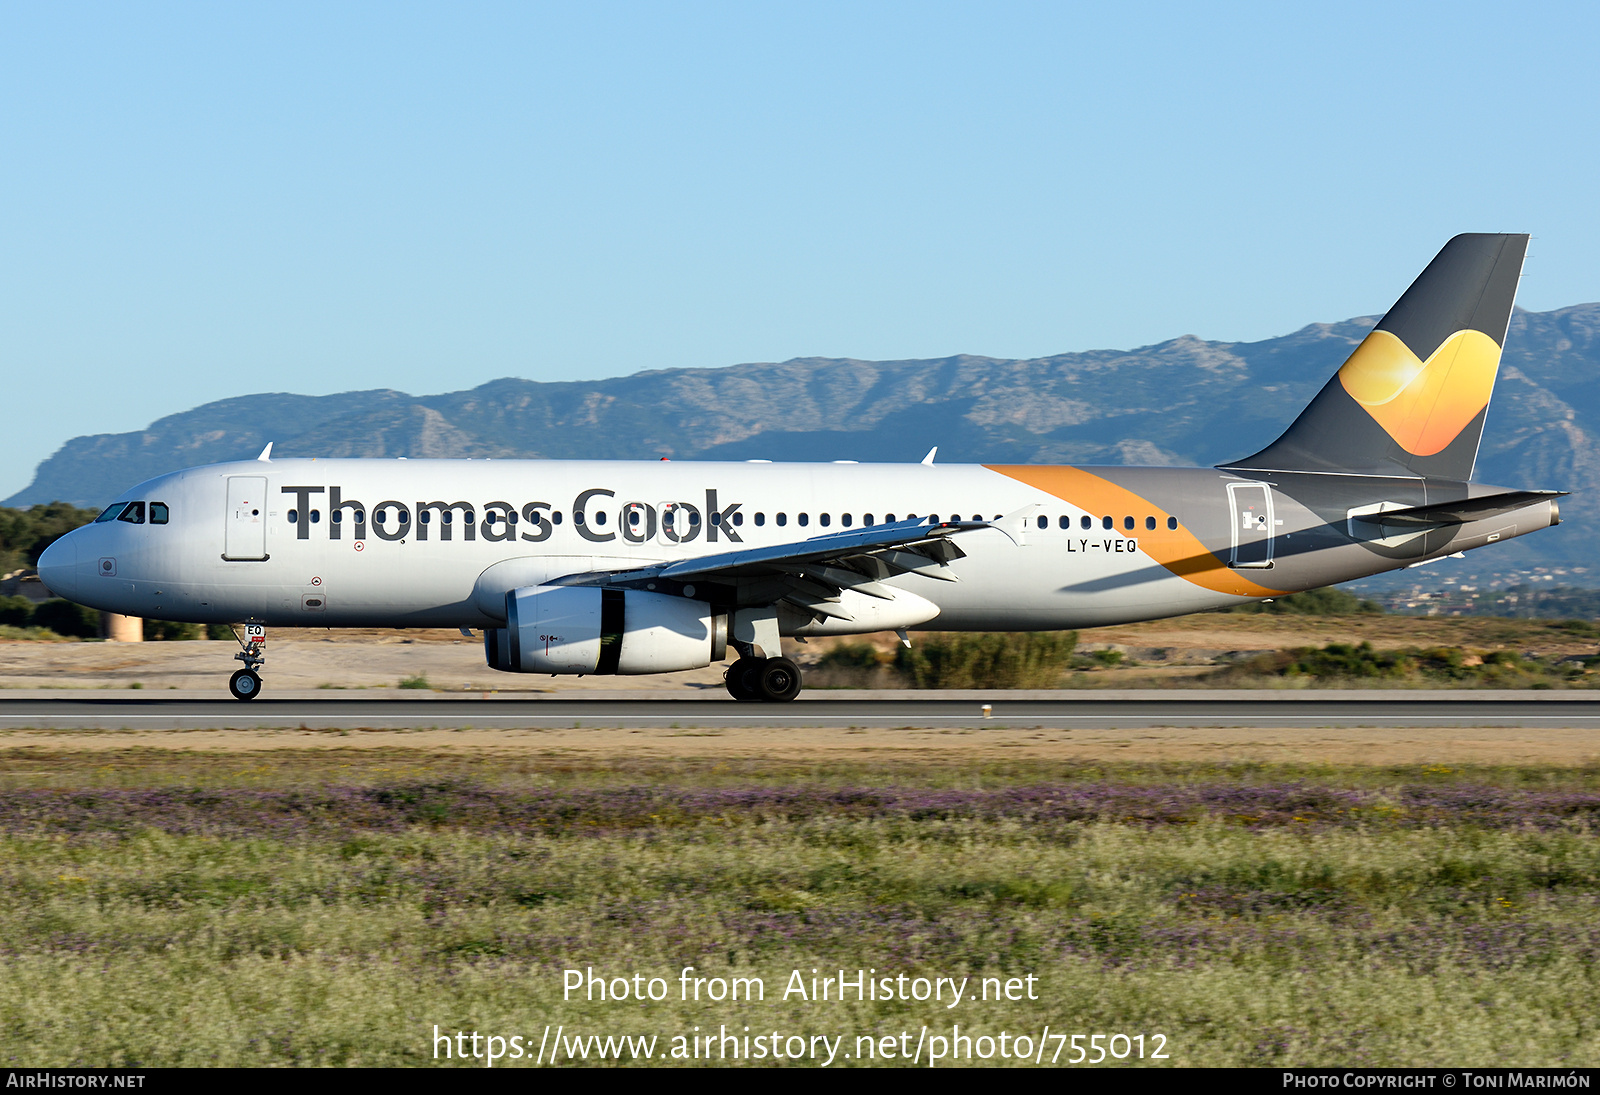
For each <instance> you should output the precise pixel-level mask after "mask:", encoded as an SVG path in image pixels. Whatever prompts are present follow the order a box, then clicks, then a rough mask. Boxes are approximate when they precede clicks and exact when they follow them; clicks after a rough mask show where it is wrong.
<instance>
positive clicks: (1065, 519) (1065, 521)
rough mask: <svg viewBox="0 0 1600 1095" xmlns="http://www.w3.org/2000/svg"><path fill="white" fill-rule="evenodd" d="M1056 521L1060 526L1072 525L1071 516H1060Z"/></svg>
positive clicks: (1067, 526)
mask: <svg viewBox="0 0 1600 1095" xmlns="http://www.w3.org/2000/svg"><path fill="white" fill-rule="evenodd" d="M1056 523H1057V524H1059V525H1060V526H1061V527H1062V528H1071V527H1072V518H1070V517H1063V518H1061V520H1060V521H1058V522H1056Z"/></svg>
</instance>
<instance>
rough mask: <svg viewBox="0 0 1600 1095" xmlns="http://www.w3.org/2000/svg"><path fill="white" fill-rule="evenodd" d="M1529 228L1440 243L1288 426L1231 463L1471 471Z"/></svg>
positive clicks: (1458, 474) (1452, 473)
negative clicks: (1252, 452) (1418, 273)
mask: <svg viewBox="0 0 1600 1095" xmlns="http://www.w3.org/2000/svg"><path fill="white" fill-rule="evenodd" d="M1527 250H1528V237H1527V236H1526V235H1492V234H1488V233H1472V234H1467V235H1461V236H1457V237H1456V238H1455V239H1453V240H1451V241H1450V242H1449V243H1447V244H1445V245H1444V250H1442V251H1440V252H1439V253H1438V255H1436V256H1435V257H1434V260H1433V261H1432V262H1430V263H1429V264H1428V268H1427V269H1426V270H1424V271H1423V272H1422V276H1421V277H1419V278H1417V280H1416V281H1414V282H1412V283H1411V288H1409V289H1407V290H1406V292H1405V295H1404V296H1402V297H1401V298H1400V299H1399V301H1397V302H1396V303H1395V305H1394V307H1393V308H1390V309H1389V312H1388V314H1387V315H1385V316H1384V317H1383V319H1382V320H1380V321H1379V322H1378V326H1377V327H1376V328H1374V329H1373V331H1372V333H1371V334H1369V335H1368V336H1367V337H1366V339H1365V340H1363V341H1362V343H1361V345H1360V346H1357V347H1356V350H1355V353H1353V354H1351V355H1350V358H1349V360H1348V361H1346V362H1345V363H1344V364H1343V365H1342V366H1340V368H1339V371H1338V373H1336V374H1335V375H1334V377H1333V379H1332V380H1329V381H1328V383H1327V384H1326V385H1325V386H1324V387H1323V389H1322V391H1321V392H1319V393H1317V397H1316V398H1315V399H1313V400H1312V401H1311V405H1310V406H1308V407H1307V408H1306V409H1305V410H1304V411H1302V412H1300V417H1299V418H1297V419H1295V420H1294V425H1292V426H1290V427H1289V428H1288V430H1287V431H1285V432H1284V435H1283V436H1282V437H1280V438H1278V440H1276V441H1274V442H1273V443H1272V444H1270V445H1268V446H1267V447H1266V448H1264V449H1262V450H1261V451H1260V452H1258V453H1256V454H1255V455H1254V456H1251V457H1248V458H1246V459H1244V460H1239V461H1235V462H1234V463H1232V464H1225V465H1223V466H1224V467H1229V468H1240V469H1259V470H1269V471H1336V472H1350V473H1355V474H1369V475H1406V474H1408V473H1409V474H1411V475H1418V476H1422V477H1424V478H1428V479H1454V480H1461V481H1465V480H1468V479H1471V478H1472V465H1473V463H1474V462H1475V461H1476V460H1477V457H1478V442H1479V441H1480V440H1481V439H1482V437H1483V421H1484V417H1485V415H1486V414H1487V413H1488V410H1489V395H1490V393H1491V392H1492V391H1493V390H1494V378H1495V374H1496V373H1497V372H1498V371H1499V369H1500V348H1501V346H1503V345H1504V344H1505V338H1506V328H1507V326H1508V325H1509V324H1510V322H1511V305H1512V302H1513V301H1514V300H1515V298H1516V293H1517V279H1518V277H1519V276H1520V275H1521V273H1522V260H1523V257H1524V255H1525V254H1526V253H1527Z"/></svg>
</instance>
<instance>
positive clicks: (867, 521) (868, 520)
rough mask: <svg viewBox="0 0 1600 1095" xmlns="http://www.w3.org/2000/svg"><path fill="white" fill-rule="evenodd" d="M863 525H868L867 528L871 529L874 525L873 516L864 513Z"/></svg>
mask: <svg viewBox="0 0 1600 1095" xmlns="http://www.w3.org/2000/svg"><path fill="white" fill-rule="evenodd" d="M861 523H862V524H863V525H866V526H868V527H869V528H870V527H871V525H872V514H870V513H863V514H862V515H861Z"/></svg>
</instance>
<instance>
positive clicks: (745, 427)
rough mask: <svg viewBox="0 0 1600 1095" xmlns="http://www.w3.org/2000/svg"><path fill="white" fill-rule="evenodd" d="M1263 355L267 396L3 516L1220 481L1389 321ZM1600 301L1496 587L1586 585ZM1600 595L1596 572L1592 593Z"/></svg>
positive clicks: (1509, 422) (1543, 429)
mask: <svg viewBox="0 0 1600 1095" xmlns="http://www.w3.org/2000/svg"><path fill="white" fill-rule="evenodd" d="M1377 318H1378V317H1376V316H1364V317H1358V318H1355V319H1349V320H1345V321H1343V322H1340V323H1314V324H1311V325H1310V326H1307V327H1303V328H1301V329H1300V330H1298V331H1295V332H1294V333H1292V334H1288V335H1284V336H1281V337H1278V338H1270V339H1265V340H1263V341H1260V342H1208V341H1205V340H1203V339H1200V338H1196V337H1194V336H1192V335H1184V336H1183V337H1181V338H1175V339H1172V340H1170V341H1167V342H1162V343H1158V344H1156V345H1154V346H1145V347H1140V348H1138V349H1134V350H1092V351H1088V352H1084V353H1070V354H1057V355H1054V356H1051V357H1041V358H1033V359H1029V360H1007V359H1000V358H991V357H975V356H970V355H965V354H962V355H957V356H954V357H946V358H935V359H929V360H908V361H861V360H856V359H852V358H797V359H794V360H791V361H784V362H779V363H763V364H747V365H732V366H727V367H724V368H706V369H670V370H653V371H646V372H641V373H635V374H634V375H632V376H625V377H616V378H613V379H607V380H595V381H572V382H557V383H540V382H536V381H531V380H522V379H516V378H506V379H502V380H494V381H491V382H489V383H487V384H483V385H480V386H479V387H476V388H472V389H469V390H466V391H459V392H448V393H445V394H443V395H430V396H412V395H407V394H405V393H404V392H397V391H393V390H389V389H376V390H372V391H361V392H345V393H342V394H339V395H328V396H304V395H292V394H286V393H266V394H259V395H248V396H241V397H239V398H236V399H225V400H220V401H218V402H215V403H207V404H205V405H204V406H200V407H196V408H194V409H193V410H188V411H183V412H181V413H178V414H173V415H169V416H167V417H165V418H162V419H160V420H159V421H157V422H155V423H153V424H152V425H151V426H150V427H149V428H148V429H145V430H140V431H136V432H132V433H121V434H97V435H92V436H87V437H77V438H74V439H72V440H71V441H68V442H67V443H66V444H65V445H63V446H62V447H61V449H60V450H59V451H57V452H56V453H55V454H54V455H52V456H51V457H50V458H49V459H47V460H45V461H44V462H43V463H42V464H40V465H39V467H38V470H37V472H36V473H35V476H34V479H33V482H32V483H30V484H29V485H28V486H27V487H26V488H24V489H23V490H22V491H20V492H18V493H17V494H15V495H13V496H12V497H11V498H9V499H6V501H5V504H6V505H10V506H26V505H32V504H34V503H38V502H48V501H52V500H56V499H60V500H63V501H69V502H73V503H75V504H78V505H84V506H96V505H104V504H105V503H106V502H107V501H109V500H110V499H111V498H113V497H114V496H115V495H116V494H117V492H119V491H121V490H123V489H125V488H126V487H128V486H130V485H131V484H133V483H137V482H139V481H141V480H144V479H147V478H150V477H151V476H155V475H159V474H162V473H164V472H167V471H172V470H175V469H178V468H184V467H192V466H195V465H198V464H209V463H216V462H219V461H224V460H237V459H245V458H250V457H254V456H255V455H256V454H257V453H258V452H260V451H261V448H262V447H263V446H264V445H265V444H266V443H267V442H268V441H271V442H273V446H274V447H273V454H274V455H275V456H321V457H334V456H359V457H397V456H407V457H480V458H481V457H493V458H507V457H526V458H542V459H562V458H577V457H584V458H610V459H656V458H658V457H663V456H665V457H670V458H672V459H696V460H745V459H768V460H817V461H822V460H846V459H848V460H861V461H914V460H918V459H920V458H921V457H922V456H923V454H924V453H926V452H927V450H928V449H929V448H931V447H932V446H934V445H937V446H938V447H939V456H938V459H939V460H940V461H941V462H947V463H948V462H977V461H983V462H991V463H992V462H999V461H1003V462H1008V463H1068V462H1070V463H1075V464H1198V465H1209V464H1216V463H1220V462H1223V461H1226V460H1230V459H1234V458H1237V457H1241V456H1245V455H1248V454H1250V453H1252V452H1255V451H1256V450H1258V449H1260V448H1262V447H1263V446H1264V445H1266V444H1267V443H1268V442H1270V441H1272V440H1273V439H1274V438H1275V437H1277V435H1278V434H1279V433H1280V432H1282V430H1283V429H1284V427H1286V426H1287V425H1288V424H1289V422H1291V421H1292V420H1293V419H1294V416H1295V415H1296V414H1298V413H1299V412H1300V410H1301V408H1303V407H1304V406H1305V405H1306V403H1307V402H1309V401H1310V399H1311V397H1312V396H1313V395H1315V394H1316V392H1317V390H1318V389H1319V388H1320V387H1321V386H1322V384H1323V383H1325V382H1326V381H1327V379H1328V377H1329V376H1331V375H1332V373H1333V371H1334V369H1336V368H1337V367H1338V366H1339V364H1340V362H1342V361H1343V360H1344V359H1345V357H1346V356H1348V355H1349V353H1350V351H1351V350H1352V349H1354V347H1355V346H1356V344H1357V343H1359V342H1360V341H1361V339H1362V338H1363V337H1364V336H1365V335H1366V333H1367V332H1368V331H1369V330H1370V329H1371V328H1372V326H1373V324H1374V323H1376V322H1377ZM1597 437H1600V303H1597V304H1579V305H1574V306H1573V307H1570V308H1562V309H1559V310H1556V311H1551V312H1527V311H1523V310H1521V309H1518V310H1517V312H1516V314H1515V315H1514V317H1513V319H1512V322H1511V330H1510V332H1509V334H1508V336H1507V339H1506V346H1505V353H1504V356H1503V359H1502V364H1501V368H1500V375H1499V379H1498V381H1497V383H1496V385H1495V392H1494V400H1493V402H1492V404H1491V406H1490V410H1489V422H1488V427H1487V429H1486V430H1485V432H1484V439H1483V448H1482V450H1481V452H1480V453H1479V459H1478V470H1477V475H1476V478H1478V479H1480V480H1483V481H1487V482H1492V483H1498V484H1501V485H1505V486H1515V487H1539V488H1556V489H1561V490H1569V491H1573V492H1574V493H1575V497H1573V498H1570V499H1566V500H1564V501H1563V505H1562V514H1563V518H1564V524H1563V526H1562V528H1561V529H1559V530H1555V531H1552V532H1546V533H1541V534H1540V535H1537V536H1530V537H1527V538H1526V539H1520V540H1517V541H1515V542H1513V543H1511V544H1506V545H1504V546H1503V547H1501V548H1499V549H1496V550H1497V552H1498V556H1497V559H1496V560H1495V561H1494V564H1493V565H1494V567H1495V568H1496V569H1499V570H1507V571H1509V570H1515V569H1519V568H1529V567H1533V566H1536V565H1537V566H1555V565H1564V566H1573V565H1577V566H1587V565H1588V564H1587V560H1588V559H1589V558H1590V556H1591V553H1590V552H1589V551H1588V549H1587V548H1586V547H1585V545H1586V544H1588V543H1593V542H1594V541H1595V537H1596V535H1600V490H1597V489H1596V488H1600V445H1597ZM1593 579H1594V581H1600V572H1597V573H1596V574H1595V575H1593Z"/></svg>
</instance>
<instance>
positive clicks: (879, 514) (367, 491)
mask: <svg viewBox="0 0 1600 1095" xmlns="http://www.w3.org/2000/svg"><path fill="white" fill-rule="evenodd" d="M1174 470H1175V469H1174ZM1194 470H1195V471H1196V472H1199V469H1194ZM1205 472H1206V474H1208V475H1210V476H1211V477H1212V478H1226V477H1220V476H1218V475H1217V473H1215V472H1214V471H1212V470H1211V469H1205ZM335 491H337V495H335ZM1219 497H1221V496H1220V495H1219ZM129 500H137V501H143V502H145V503H146V504H147V506H148V505H149V504H151V503H157V502H159V503H162V504H164V505H165V506H166V507H167V512H168V514H169V515H170V516H169V519H168V521H167V523H165V524H151V523H149V521H145V522H143V523H139V524H134V523H129V522H125V521H119V520H110V521H104V522H101V523H96V524H93V525H90V526H87V527H85V528H82V529H79V530H77V531H75V532H73V533H71V534H69V535H68V536H67V537H65V538H63V539H62V540H60V541H58V543H57V544H56V545H55V546H53V547H52V548H51V549H50V554H49V555H48V556H47V557H46V558H45V559H44V560H42V561H41V575H42V576H43V577H44V579H45V581H46V583H47V585H48V586H49V587H50V588H51V589H52V590H53V591H54V592H56V593H58V594H60V595H62V596H66V597H68V598H70V599H72V600H75V601H78V602H80V603H82V604H86V605H90V606H92V607H95V608H100V609H104V610H106V611H112V612H119V613H125V614H128V615H134V616H142V617H150V618H158V619H171V620H186V621H195V622H216V623H224V622H240V621H247V620H248V621H255V622H260V623H263V624H267V625H269V626H275V627H355V626H366V627H372V626H381V627H440V626H449V627H494V626H497V625H498V624H499V623H501V622H502V621H503V620H504V619H505V614H504V613H505V610H504V607H503V605H504V598H505V594H506V592H507V590H508V589H511V588H514V587H520V586H536V585H540V584H543V583H544V582H547V581H549V580H551V579H554V578H558V577H561V576H563V575H570V574H574V573H579V572H585V571H594V570H614V569H622V568H629V567H638V566H641V565H646V564H650V563H655V562H664V561H673V560H678V559H686V558H691V557H695V556H702V555H707V554H712V553H717V552H725V551H729V550H734V549H737V548H739V547H743V546H762V545H773V544H786V543H793V542H796V541H801V540H805V539H807V538H810V537H814V536H820V535H824V534H828V533H835V532H840V531H843V530H845V529H848V528H861V527H864V526H866V525H868V524H878V523H883V522H886V521H888V520H891V519H897V520H903V519H905V518H907V517H911V516H916V517H925V516H928V515H935V516H937V517H939V518H941V519H945V520H950V519H955V518H959V519H961V520H973V519H979V520H984V521H993V520H997V519H1000V518H1007V519H1008V520H1007V521H1005V522H1002V527H997V528H984V529H978V530H974V531H970V532H966V533H963V534H962V535H961V536H960V538H959V541H958V542H959V545H960V547H961V548H962V550H963V551H964V552H965V553H966V558H963V559H958V560H956V561H955V562H954V563H952V564H951V566H950V571H951V572H952V573H953V575H954V576H955V577H956V578H958V579H959V580H958V581H941V580H935V579H933V578H929V577H924V576H922V575H919V574H901V575H899V576H897V577H894V578H893V579H891V580H890V584H891V585H893V586H894V587H896V588H898V589H902V590H904V591H906V592H908V593H912V594H915V595H917V596H919V597H921V598H925V599H926V600H928V601H930V602H932V603H933V604H934V605H936V606H937V609H938V611H937V615H936V617H934V618H932V619H930V620H927V621H925V622H924V623H922V624H921V625H920V626H922V627H925V628H929V629H949V630H989V629H995V630H1047V629H1061V628H1075V627H1083V626H1094V625H1100V624H1108V623H1116V622H1122V621H1129V620H1138V619H1149V618H1154V617H1162V616H1172V615H1179V614H1182V613H1187V612H1195V611H1199V610H1203V609H1206V608H1212V607H1216V606H1219V605H1226V604H1235V603H1239V602H1241V601H1245V600H1249V599H1251V597H1250V596H1241V595H1237V594H1235V593H1230V592H1219V591H1217V590H1216V589H1212V588H1206V587H1205V586H1203V585H1199V584H1196V583H1195V582H1193V581H1190V580H1186V579H1185V578H1181V577H1178V576H1176V575H1174V574H1172V573H1170V572H1169V571H1167V570H1165V569H1163V568H1162V566H1161V565H1160V564H1158V563H1157V562H1156V561H1154V560H1153V559H1152V557H1151V556H1149V555H1148V554H1147V553H1146V552H1145V550H1144V549H1143V548H1142V547H1141V538H1143V537H1146V536H1150V537H1158V536H1164V535H1167V528H1166V525H1165V522H1166V521H1167V520H1168V518H1167V517H1166V516H1165V515H1163V516H1162V518H1161V521H1162V522H1163V524H1162V525H1161V527H1160V528H1159V529H1157V531H1155V532H1148V531H1146V528H1147V522H1148V523H1154V522H1155V520H1156V519H1155V518H1154V517H1150V516H1147V515H1146V514H1144V513H1131V512H1130V513H1129V514H1126V515H1124V514H1122V513H1116V514H1114V515H1110V514H1101V513H1098V512H1091V511H1089V510H1087V509H1084V508H1081V507H1079V506H1077V505H1074V504H1073V503H1072V502H1070V501H1067V500H1064V499H1063V498H1061V497H1057V496H1056V495H1053V494H1050V493H1047V492H1045V491H1043V490H1039V489H1036V488H1034V487H1032V486H1029V485H1027V484H1025V483H1023V482H1020V481H1018V480H1017V479H1016V478H1014V477H1010V476H1007V475H1004V474H1000V473H998V472H996V471H994V470H991V469H989V468H986V467H983V466H981V465H956V464H952V465H921V464H912V465H882V464H877V465H857V464H768V463H756V462H750V463H696V462H681V463H676V462H667V461H660V462H624V461H515V460H508V461H496V460H320V459H319V460H312V459H279V460H273V461H270V462H266V461H249V462H240V463H234V464H222V465H213V466H209V467H203V468H195V469H190V470H187V471H182V472H176V473H173V474H170V475H166V476H162V477H160V478H157V479H153V480H150V481H148V482H146V483H143V484H140V485H139V486H137V487H134V488H132V489H131V490H129V491H127V492H125V493H124V494H123V495H122V496H121V497H120V499H119V501H129ZM436 503H437V504H436ZM457 503H464V505H455V504H457ZM336 504H337V507H338V508H337V509H335V508H334V507H335V505H336ZM1207 504H1208V505H1217V506H1220V505H1221V504H1222V503H1214V504H1213V503H1209V502H1208V503H1207ZM446 507H453V508H449V509H448V510H447V509H446ZM1102 508H1104V507H1102ZM1125 508H1132V507H1125ZM446 512H448V514H449V517H448V523H447V520H446V517H445V513H446ZM469 513H470V518H469ZM669 514H670V515H672V516H671V520H670V521H669V519H668V515H669ZM1108 516H1114V518H1115V523H1116V527H1115V528H1114V529H1110V530H1108V529H1106V528H1104V527H1103V522H1104V520H1105V519H1106V518H1107V517H1108ZM513 518H514V523H512V519H513ZM1129 518H1131V519H1133V520H1134V521H1135V528H1134V529H1133V531H1127V530H1126V529H1124V527H1123V526H1124V522H1125V521H1126V520H1127V519H1129ZM1041 519H1042V522H1043V525H1044V527H1040V522H1041ZM1085 519H1088V523H1089V524H1090V525H1092V527H1091V528H1087V529H1086V528H1084V527H1083V526H1084V524H1085ZM1217 519H1218V521H1219V522H1222V521H1224V519H1225V515H1223V514H1221V512H1220V510H1219V513H1218V515H1217ZM469 520H470V524H469ZM1173 520H1174V521H1176V518H1173ZM1280 524H1281V521H1280ZM1063 526H1067V527H1063ZM1224 527H1225V526H1224ZM1266 592H1270V591H1263V595H1264V593H1266ZM879 626H881V625H879V624H877V623H875V622H873V621H872V620H865V619H864V620H863V621H862V622H861V626H859V627H856V628H851V627H849V626H848V625H846V624H844V623H842V622H840V621H837V620H835V621H830V622H829V626H828V627H827V629H826V630H828V631H829V632H833V633H838V632H847V631H851V630H856V631H866V630H877V629H878V627H879ZM789 630H793V629H792V628H790V629H789Z"/></svg>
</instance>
